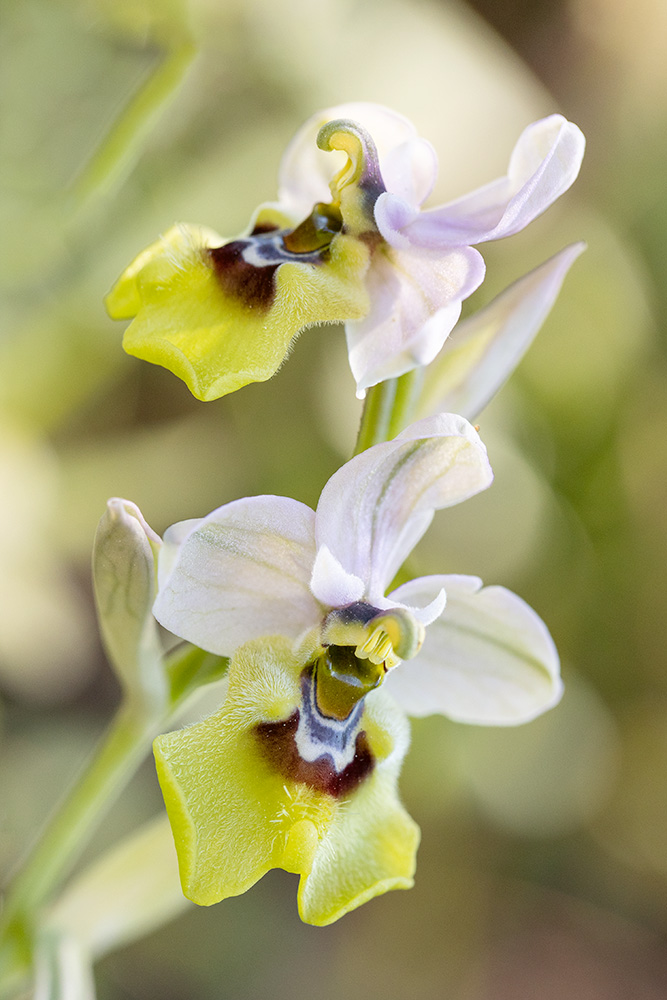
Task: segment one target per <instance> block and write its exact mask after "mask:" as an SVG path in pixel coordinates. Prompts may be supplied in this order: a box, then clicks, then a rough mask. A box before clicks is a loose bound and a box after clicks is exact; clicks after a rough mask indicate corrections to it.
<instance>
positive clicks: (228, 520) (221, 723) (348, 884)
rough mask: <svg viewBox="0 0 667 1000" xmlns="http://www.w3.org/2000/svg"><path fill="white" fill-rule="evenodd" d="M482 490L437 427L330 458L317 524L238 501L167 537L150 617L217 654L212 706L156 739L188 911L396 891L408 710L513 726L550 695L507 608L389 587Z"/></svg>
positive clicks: (270, 505)
mask: <svg viewBox="0 0 667 1000" xmlns="http://www.w3.org/2000/svg"><path fill="white" fill-rule="evenodd" d="M491 481H492V472H491V468H490V465H489V462H488V458H487V454H486V449H485V448H484V445H483V444H482V442H481V440H480V438H479V436H478V434H477V432H476V431H475V430H474V428H473V427H472V426H471V425H470V424H469V423H468V422H467V421H466V420H465V419H464V418H463V417H458V416H455V415H452V414H440V415H438V416H435V417H429V418H427V419H425V420H421V421H419V422H418V423H416V424H414V425H412V426H411V427H408V428H407V429H406V430H405V431H403V432H402V433H401V434H399V435H398V437H396V438H395V439H394V440H393V441H388V442H385V443H382V444H378V445H375V446H374V447H372V448H370V449H368V450H367V451H365V452H363V453H361V454H360V455H357V456H356V457H355V458H353V459H352V460H351V461H350V462H348V463H347V464H346V465H344V466H343V467H342V468H341V469H339V470H338V472H336V473H335V474H334V475H333V476H332V478H331V479H330V480H329V482H328V483H327V485H326V486H325V488H324V490H323V492H322V495H321V497H320V500H319V503H318V505H317V510H316V511H313V510H311V509H310V508H309V507H307V506H306V505H305V504H302V503H299V502H298V501H296V500H292V499H289V498H286V497H276V496H259V497H249V498H245V499H242V500H237V501H234V502H232V503H229V504H226V505H225V506H223V507H219V508H218V509H217V510H215V511H213V512H212V513H211V514H209V515H208V517H205V518H203V519H202V520H194V521H184V522H181V523H179V524H176V525H174V526H173V527H171V528H169V529H168V530H167V532H166V534H165V537H164V544H163V546H162V548H161V550H160V555H159V563H158V583H159V586H158V595H157V599H156V602H155V605H154V608H153V611H154V614H155V616H156V617H157V619H158V621H160V622H161V623H162V624H163V625H164V626H165V627H167V628H168V629H170V630H171V631H172V632H174V633H176V634H177V635H178V636H181V637H182V638H184V639H187V640H189V641H191V642H193V643H195V644H196V645H198V646H201V647H202V648H204V649H206V650H209V651H210V652H213V653H218V654H223V655H232V654H233V661H232V665H231V668H230V675H229V691H228V695H227V699H226V701H225V703H224V705H223V707H222V708H221V709H220V711H219V712H218V713H216V714H215V715H213V716H212V717H211V718H209V719H207V720H205V721H204V722H201V723H198V724H197V725H194V726H191V727H189V728H186V729H184V730H181V731H180V732H175V733H171V734H168V735H166V736H162V737H159V738H158V740H157V741H156V759H157V764H158V773H159V776H160V781H161V785H162V788H163V792H164V796H165V801H166V805H167V810H168V812H169V816H170V820H171V823H172V827H173V831H174V836H175V840H176V845H177V851H178V854H179V862H180V869H181V879H182V884H183V889H184V892H185V895H186V896H188V897H189V898H190V899H193V900H194V901H195V902H199V903H203V904H209V903H214V902H217V901H218V900H220V899H223V898H225V897H227V896H231V895H235V894H237V893H240V892H244V891H245V890H246V889H247V888H249V887H250V886H251V885H252V884H253V883H254V882H255V881H257V879H258V878H260V877H261V876H262V875H263V874H264V873H265V872H266V871H267V870H268V869H270V868H272V867H282V868H286V869H287V870H288V871H293V872H298V873H299V874H300V875H301V883H300V888H299V909H300V913H301V916H302V918H303V919H304V920H306V921H307V922H310V923H315V924H326V923H330V922H331V921H333V920H336V919H338V917H340V916H342V915H343V914H344V913H346V912H347V911H348V910H350V909H352V908H354V907H355V906H358V905H360V904H361V903H363V902H365V901H366V900H367V899H370V898H372V897H373V896H375V895H377V894H379V893H382V892H385V891H387V890H388V889H392V888H407V887H409V886H410V885H411V884H412V875H413V871H414V857H415V852H416V849H417V844H418V839H419V835H418V830H417V828H416V826H415V824H414V823H413V821H412V820H411V819H410V818H409V816H408V815H407V814H406V813H405V811H404V809H403V807H402V806H401V804H400V802H399V800H398V795H397V778H398V771H399V768H400V764H401V760H402V758H403V755H404V754H405V751H406V749H407V744H408V729H407V720H406V718H405V714H406V713H407V714H411V715H427V714H431V713H440V714H443V715H446V716H448V717H450V718H452V719H455V720H458V721H461V722H469V723H478V724H489V725H512V724H517V723H520V722H525V721H528V720H529V719H532V718H534V717H535V716H536V715H538V714H540V713H541V712H543V711H545V710H546V709H547V708H549V707H551V706H552V705H554V704H555V703H556V702H557V701H558V699H559V697H560V694H561V683H560V677H559V664H558V656H557V653H556V650H555V647H554V645H553V642H552V640H551V637H550V636H549V633H548V631H547V629H546V627H545V625H544V623H543V622H542V621H541V619H540V618H539V617H538V616H537V615H536V613H535V612H534V611H532V609H530V608H529V607H528V606H527V605H526V604H525V603H524V602H523V601H522V600H521V599H520V598H519V597H517V596H516V595H514V594H512V593H510V592H509V591H507V590H505V589H504V588H502V587H488V588H486V589H480V588H481V586H482V585H481V581H480V580H478V579H477V578H476V577H467V576H447V575H443V576H427V577H421V578H418V579H416V580H412V581H411V582H408V583H404V584H403V585H401V586H399V587H398V588H397V589H394V590H392V591H391V592H390V593H389V594H387V593H386V591H387V588H388V587H389V585H390V583H391V581H392V579H393V578H394V576H395V574H396V572H397V571H398V569H399V567H400V566H401V565H402V564H403V562H404V560H405V559H406V557H407V556H408V555H409V553H410V552H411V550H412V549H413V547H414V546H415V544H416V543H417V542H418V541H419V539H420V538H421V537H422V536H423V534H424V533H425V531H426V529H427V528H428V525H429V524H430V522H431V520H432V518H433V514H434V511H435V510H437V509H440V508H443V507H448V506H451V505H453V504H456V503H459V502H460V501H462V500H465V499H466V498H468V497H471V496H473V495H474V494H476V493H478V492H479V491H480V490H483V489H485V488H486V487H488V486H489V485H490V483H491Z"/></svg>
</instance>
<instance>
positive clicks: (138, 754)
mask: <svg viewBox="0 0 667 1000" xmlns="http://www.w3.org/2000/svg"><path fill="white" fill-rule="evenodd" d="M158 729H159V726H158V725H157V723H156V721H155V720H150V721H149V720H148V719H147V718H145V717H143V716H142V713H140V712H137V711H136V710H135V709H134V708H133V707H132V708H129V710H128V706H125V705H124V706H121V709H120V710H119V712H118V715H117V716H116V718H115V719H114V721H113V723H112V724H111V726H110V728H109V730H108V732H107V735H106V736H105V737H104V738H103V740H102V742H101V743H100V746H99V747H98V750H97V752H96V753H95V755H94V756H93V758H92V760H91V761H90V763H89V764H88V766H87V767H86V769H85V770H84V772H83V774H82V775H81V777H80V778H79V780H78V781H77V782H76V784H75V785H74V787H73V788H72V790H71V791H70V793H69V794H68V795H67V797H66V798H65V800H64V802H63V803H62V805H61V806H60V808H59V810H58V811H57V812H56V814H55V816H54V818H53V819H52V820H51V822H49V823H48V824H47V826H46V827H45V829H44V831H43V833H42V836H41V838H40V839H39V841H38V842H37V845H36V846H35V848H34V849H33V851H32V853H31V855H30V858H29V860H28V861H27V863H26V865H25V867H24V868H23V869H22V871H21V872H20V874H19V875H18V876H17V878H16V880H15V881H14V883H13V885H12V887H11V889H10V891H9V892H8V894H7V897H6V900H5V905H4V907H3V912H2V921H1V922H0V937H5V936H6V939H7V941H8V946H7V950H8V951H9V953H10V954H13V955H14V959H15V960H16V958H17V957H18V958H19V959H20V960H21V959H22V960H23V962H24V963H25V962H26V961H29V955H30V938H31V933H30V932H31V921H32V916H33V914H34V912H35V911H36V910H37V909H38V908H39V907H40V906H41V905H42V904H43V903H44V902H45V901H46V900H47V899H48V897H49V896H50V895H51V893H52V892H53V891H54V890H55V889H56V887H57V886H58V885H59V884H60V883H61V882H62V880H63V879H64V878H65V876H66V875H67V874H68V872H69V870H70V868H71V866H72V864H73V862H74V860H75V859H76V856H77V854H78V852H79V850H80V849H81V847H82V845H83V844H84V843H85V842H86V841H87V840H88V838H89V837H90V835H91V834H92V832H93V830H94V829H95V826H96V825H97V823H98V822H99V820H100V819H101V817H102V815H103V812H104V810H105V809H107V808H108V807H109V806H110V805H111V803H112V802H113V800H114V799H115V798H116V797H117V796H118V795H119V793H120V792H121V790H122V789H123V788H124V787H125V785H126V784H127V782H128V781H129V779H130V778H131V777H132V775H133V774H134V772H135V771H136V770H137V767H138V766H139V764H140V763H141V761H142V760H143V759H144V757H145V755H146V751H147V749H148V747H149V746H150V744H151V741H152V739H153V737H154V736H155V735H156V733H157V731H158ZM0 954H1V952H0Z"/></svg>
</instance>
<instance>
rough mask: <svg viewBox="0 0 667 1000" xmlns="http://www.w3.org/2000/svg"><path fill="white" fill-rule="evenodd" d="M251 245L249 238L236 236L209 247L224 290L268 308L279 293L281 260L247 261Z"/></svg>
mask: <svg viewBox="0 0 667 1000" xmlns="http://www.w3.org/2000/svg"><path fill="white" fill-rule="evenodd" d="M248 245H249V243H248V240H234V241H233V242H232V243H225V245H224V246H221V247H214V248H212V249H209V250H208V251H207V253H208V255H209V257H210V259H211V261H212V263H213V267H214V269H215V274H216V277H217V279H218V281H219V282H220V286H221V287H222V289H223V291H224V292H226V293H227V295H230V296H234V297H236V298H238V299H240V300H241V302H243V304H244V305H245V306H248V307H249V308H250V309H259V310H261V311H262V312H266V311H267V310H268V309H270V308H271V304H272V303H273V299H274V296H275V294H276V283H275V278H274V276H275V273H276V271H277V270H278V268H279V267H280V263H276V264H264V265H263V266H262V267H257V266H256V265H255V264H250V263H248V261H247V260H245V259H244V257H243V251H244V250H245V248H246V247H247V246H248Z"/></svg>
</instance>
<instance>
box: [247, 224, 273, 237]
mask: <svg viewBox="0 0 667 1000" xmlns="http://www.w3.org/2000/svg"><path fill="white" fill-rule="evenodd" d="M278 229H280V226H277V225H276V224H275V222H258V223H257V225H256V226H255V228H254V229H253V231H252V232H251V234H250V235H251V236H263V235H264V234H265V233H275V232H276V231H277V230H278Z"/></svg>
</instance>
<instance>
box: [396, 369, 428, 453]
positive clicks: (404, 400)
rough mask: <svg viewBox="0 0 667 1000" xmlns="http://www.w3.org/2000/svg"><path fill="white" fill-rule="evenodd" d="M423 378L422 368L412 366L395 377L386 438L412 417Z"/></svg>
mask: <svg viewBox="0 0 667 1000" xmlns="http://www.w3.org/2000/svg"><path fill="white" fill-rule="evenodd" d="M423 380H424V369H423V368H421V367H420V368H413V369H412V371H411V372H406V373H405V375H401V376H400V378H397V379H396V394H395V397H394V405H393V408H392V412H391V417H390V420H389V429H388V439H391V438H394V437H396V435H397V434H400V432H401V431H402V430H404V429H405V428H406V427H407V426H408V424H409V423H410V422H411V421H412V420H413V419H414V413H415V409H416V407H417V403H418V402H419V395H420V393H421V388H422V384H423Z"/></svg>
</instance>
